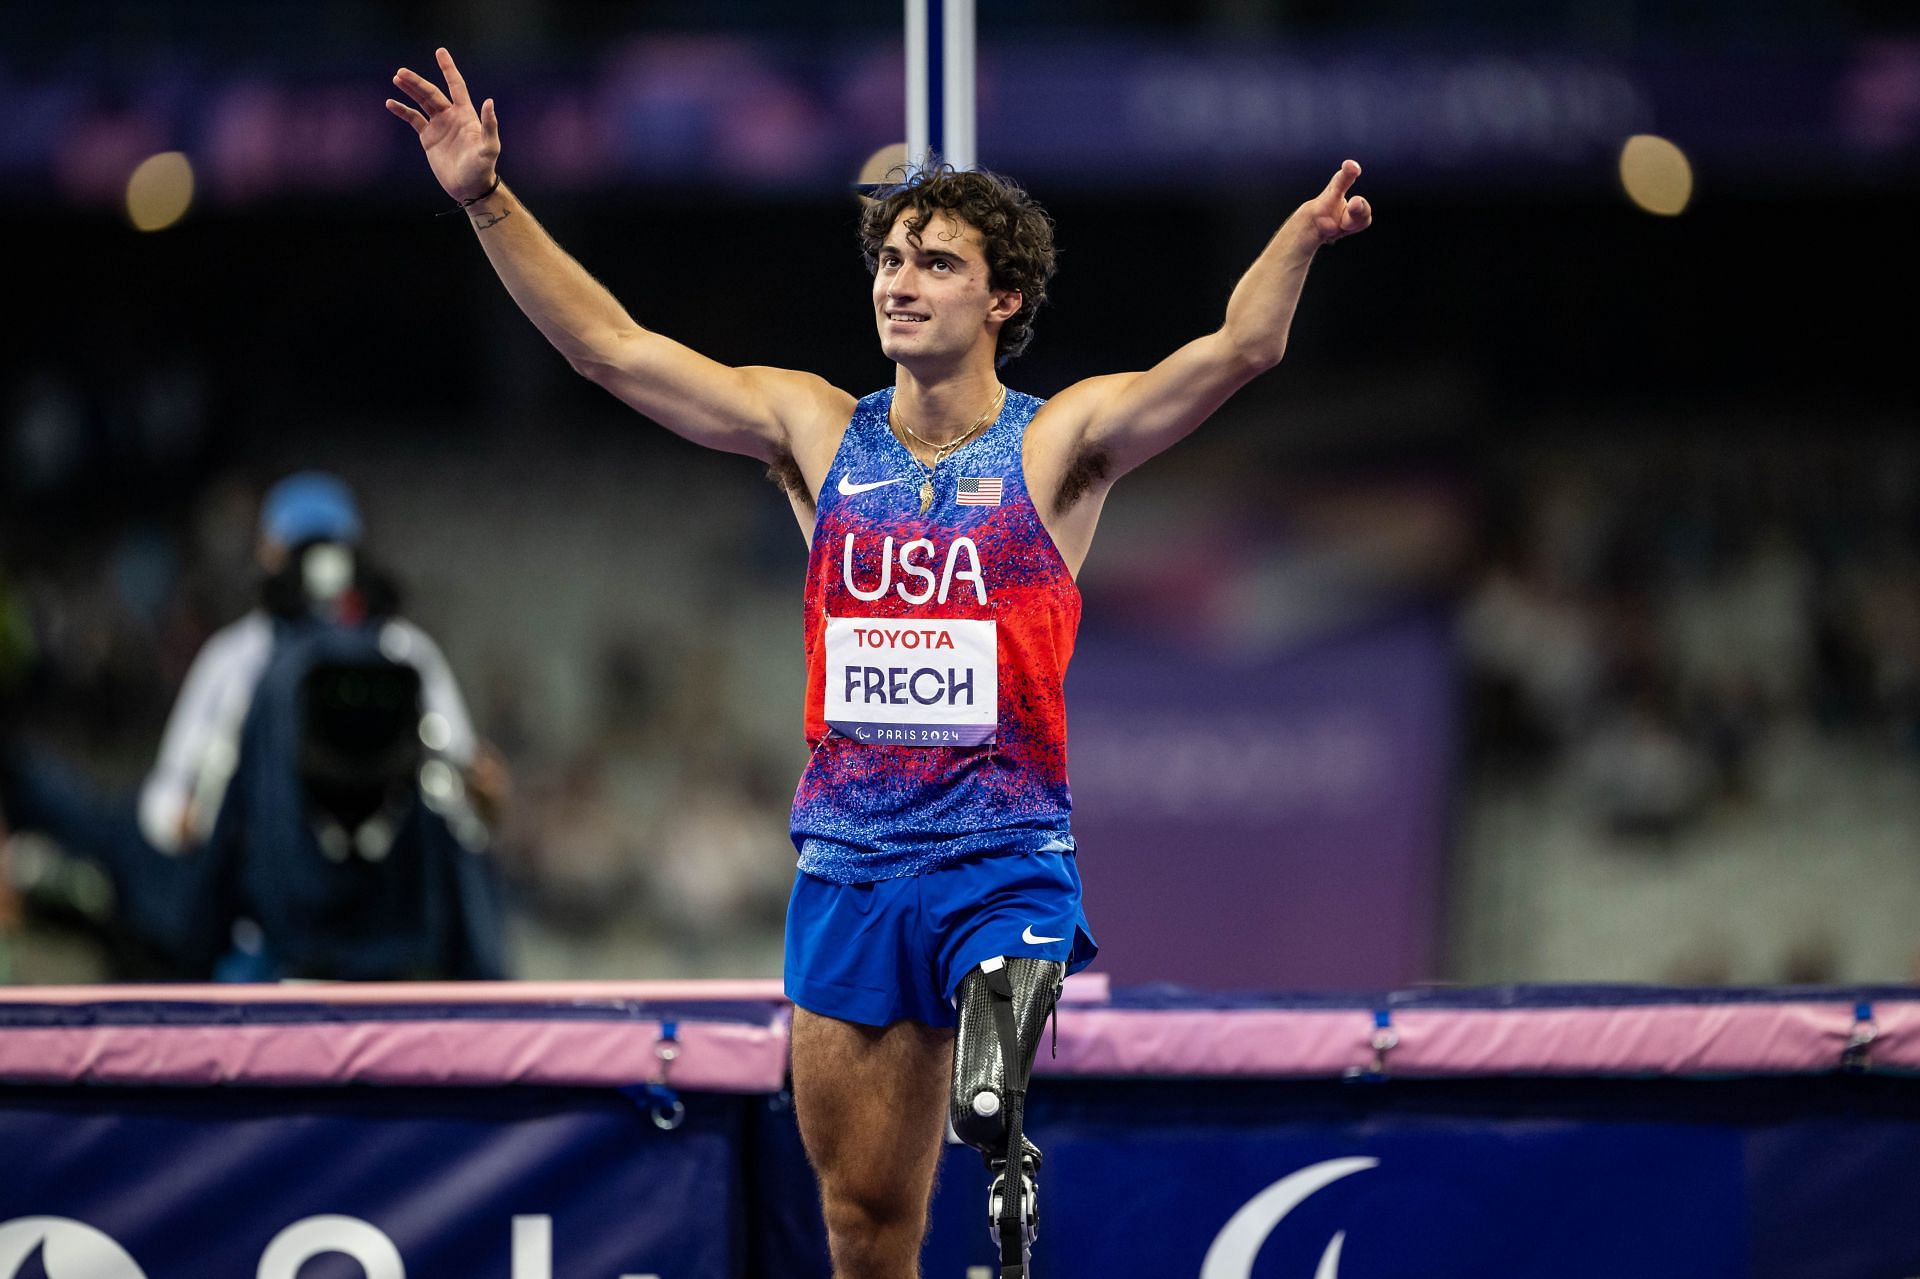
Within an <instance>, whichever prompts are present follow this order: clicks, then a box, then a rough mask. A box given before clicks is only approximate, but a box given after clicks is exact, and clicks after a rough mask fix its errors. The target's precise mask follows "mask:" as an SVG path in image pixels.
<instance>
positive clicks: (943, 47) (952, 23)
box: [906, 0, 979, 169]
mask: <svg viewBox="0 0 1920 1279" xmlns="http://www.w3.org/2000/svg"><path fill="white" fill-rule="evenodd" d="M906 3H907V163H908V164H909V165H913V166H918V165H922V164H926V163H929V162H930V163H933V164H950V165H952V166H953V167H954V168H956V169H971V168H973V167H974V165H975V164H977V163H978V159H979V158H978V154H977V152H976V149H975V144H974V119H975V112H976V104H975V99H974V66H975V59H974V41H973V3H974V0H906Z"/></svg>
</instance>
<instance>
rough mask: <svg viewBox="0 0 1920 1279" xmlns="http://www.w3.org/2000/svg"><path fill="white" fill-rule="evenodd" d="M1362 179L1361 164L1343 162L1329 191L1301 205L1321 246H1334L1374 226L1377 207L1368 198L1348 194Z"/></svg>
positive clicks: (1331, 182) (1335, 173)
mask: <svg viewBox="0 0 1920 1279" xmlns="http://www.w3.org/2000/svg"><path fill="white" fill-rule="evenodd" d="M1359 177H1360V165H1359V162H1358V161H1354V160H1342V161H1341V162H1340V167H1339V169H1338V170H1336V171H1335V172H1334V175H1333V180H1332V181H1330V182H1328V183H1327V189H1326V190H1324V191H1322V192H1321V193H1320V194H1319V195H1316V196H1314V197H1313V199H1311V200H1309V201H1307V202H1306V203H1305V204H1303V205H1301V206H1300V212H1301V213H1303V214H1305V215H1306V217H1307V223H1308V225H1309V226H1310V227H1311V228H1312V230H1313V235H1314V238H1315V239H1316V240H1318V241H1319V243H1321V244H1332V243H1333V242H1334V241H1335V240H1341V239H1345V238H1346V237H1347V236H1350V235H1358V234H1360V232H1362V231H1364V230H1366V229H1367V228H1368V227H1370V226H1372V225H1373V206H1372V205H1371V204H1368V203H1367V197H1365V196H1364V195H1356V196H1353V197H1351V198H1349V197H1348V195H1347V192H1349V191H1351V190H1352V189H1353V184H1354V182H1355V181H1356V180H1357V179H1358V178H1359Z"/></svg>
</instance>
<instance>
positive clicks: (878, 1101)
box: [793, 1008, 953, 1279]
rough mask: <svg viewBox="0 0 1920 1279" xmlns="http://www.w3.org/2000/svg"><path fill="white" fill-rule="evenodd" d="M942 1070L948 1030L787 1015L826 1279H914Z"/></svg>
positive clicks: (939, 1121)
mask: <svg viewBox="0 0 1920 1279" xmlns="http://www.w3.org/2000/svg"><path fill="white" fill-rule="evenodd" d="M952 1068H953V1031H952V1030H936V1029H934V1028H933V1027H931V1026H923V1025H921V1024H920V1023H919V1022H912V1021H897V1022H894V1023H893V1024H892V1025H891V1026H887V1027H885V1028H883V1029H878V1030H876V1029H875V1028H873V1027H871V1026H859V1025H855V1024H853V1023H851V1022H844V1021H837V1020H835V1019H834V1018H831V1017H822V1016H820V1015H818V1014H817V1013H810V1012H808V1011H807V1010H806V1009H804V1008H796V1009H794V1010H793V1100H794V1108H795V1111H796V1113H797V1115H798V1117H799V1120H800V1139H801V1141H803V1142H804V1143H806V1147H807V1157H808V1158H809V1159H810V1160H811V1161H812V1162H813V1170H814V1173H815V1174H816V1175H817V1176H818V1177H819V1179H820V1201H821V1208H822V1210H823V1211H824V1213H825V1215H826V1220H827V1245H828V1247H829V1249H830V1250H831V1251H832V1254H833V1274H834V1279H918V1276H919V1274H920V1242H921V1239H922V1238H923V1237H924V1236H925V1235H926V1231H927V1205H928V1201H929V1200H931V1198H932V1197H933V1175H934V1172H935V1170H936V1169H937V1168H938V1166H939V1162H940V1146H941V1143H942V1141H943V1139H944V1137H945V1134H946V1126H947V1083H948V1076H949V1074H950V1073H951V1071H952Z"/></svg>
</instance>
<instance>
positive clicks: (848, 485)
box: [840, 475, 906, 497]
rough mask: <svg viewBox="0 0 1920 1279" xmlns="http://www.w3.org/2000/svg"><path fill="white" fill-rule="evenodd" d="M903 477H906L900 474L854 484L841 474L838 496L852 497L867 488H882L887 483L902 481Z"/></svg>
mask: <svg viewBox="0 0 1920 1279" xmlns="http://www.w3.org/2000/svg"><path fill="white" fill-rule="evenodd" d="M905 479H906V477H905V476H904V475H902V476H896V477H895V478H893V479H891V480H874V481H872V482H871V483H868V484H855V483H853V482H852V481H850V480H848V479H847V477H846V476H844V475H843V476H841V477H840V496H841V497H852V496H853V495H854V494H856V493H864V492H866V491H867V490H868V489H883V488H885V487H886V486H887V485H889V484H899V483H902V482H903V481H904V480H905Z"/></svg>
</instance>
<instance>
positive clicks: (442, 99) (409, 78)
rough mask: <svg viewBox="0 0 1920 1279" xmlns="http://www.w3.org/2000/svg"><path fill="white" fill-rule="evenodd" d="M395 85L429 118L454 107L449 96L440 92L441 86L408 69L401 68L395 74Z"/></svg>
mask: <svg viewBox="0 0 1920 1279" xmlns="http://www.w3.org/2000/svg"><path fill="white" fill-rule="evenodd" d="M393 84H394V87H395V88H397V89H399V90H400V92H402V93H404V94H406V95H407V96H408V97H409V98H412V99H413V100H414V102H415V103H416V104H417V105H418V106H419V107H420V109H421V110H422V111H424V112H426V113H427V114H428V115H429V116H431V115H436V114H438V113H439V112H442V111H445V110H446V109H447V108H448V107H450V106H452V105H453V103H451V102H449V101H447V95H446V94H444V93H442V92H440V86H439V85H437V84H435V83H433V81H431V80H428V79H427V78H425V77H424V76H422V75H420V74H419V73H418V72H416V71H410V70H408V69H407V68H406V67H401V68H400V69H399V70H398V71H396V72H394V75H393Z"/></svg>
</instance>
